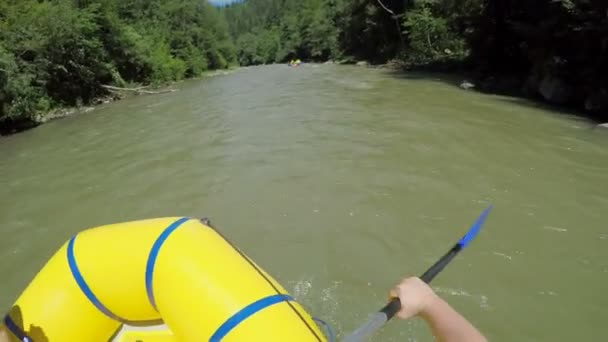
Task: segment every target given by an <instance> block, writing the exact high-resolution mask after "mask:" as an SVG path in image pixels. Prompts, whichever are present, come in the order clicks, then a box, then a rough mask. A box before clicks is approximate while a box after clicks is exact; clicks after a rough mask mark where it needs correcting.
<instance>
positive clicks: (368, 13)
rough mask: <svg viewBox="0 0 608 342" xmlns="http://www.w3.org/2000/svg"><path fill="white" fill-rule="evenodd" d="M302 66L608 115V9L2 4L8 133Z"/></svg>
mask: <svg viewBox="0 0 608 342" xmlns="http://www.w3.org/2000/svg"><path fill="white" fill-rule="evenodd" d="M296 57H297V58H300V59H302V60H304V61H316V62H322V61H327V60H333V61H340V62H344V63H351V62H355V61H361V60H364V61H369V62H370V63H375V64H378V63H385V62H388V61H393V62H397V64H398V65H401V66H402V67H404V68H412V67H421V66H425V67H427V68H429V67H430V68H432V69H434V70H444V71H445V70H457V71H459V72H462V71H466V72H470V73H472V74H473V75H475V77H476V80H477V81H476V85H477V87H478V88H480V89H481V90H487V91H492V92H514V93H518V94H524V95H528V96H532V97H538V98H540V99H544V100H546V101H548V102H551V103H555V104H559V105H567V106H573V107H576V108H580V109H584V110H586V111H587V112H589V113H592V114H593V115H595V116H596V117H597V118H600V119H608V117H606V115H608V113H607V112H608V1H605V0H535V1H530V0H459V1H456V0H298V1H296V0H245V1H243V2H241V3H236V4H233V5H230V6H226V7H222V8H215V7H213V6H211V5H210V4H209V3H208V2H207V1H206V0H53V1H51V0H0V134H2V133H7V132H14V131H18V130H21V129H24V128H27V127H31V126H34V125H36V124H38V123H40V122H41V121H43V120H44V113H46V112H48V111H49V110H51V109H53V108H58V107H64V106H79V105H84V104H89V103H91V102H92V101H94V100H95V99H98V98H100V97H102V96H106V95H107V92H108V90H107V88H106V87H104V85H111V86H118V87H125V86H129V85H140V84H155V83H156V84H160V83H163V82H169V81H175V80H180V79H183V78H189V77H196V76H198V75H201V73H203V72H204V71H205V70H212V69H221V68H226V67H228V66H230V65H237V64H240V65H255V64H266V63H275V62H280V63H283V62H286V61H288V60H290V59H291V58H296Z"/></svg>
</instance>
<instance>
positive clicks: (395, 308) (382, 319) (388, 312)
mask: <svg viewBox="0 0 608 342" xmlns="http://www.w3.org/2000/svg"><path fill="white" fill-rule="evenodd" d="M491 209H492V205H490V206H489V207H487V208H486V209H485V210H484V211H483V212H482V213H481V214H480V215H479V217H478V218H477V220H475V222H474V223H473V224H472V225H471V227H470V228H469V231H468V232H467V233H466V234H465V235H464V236H463V237H462V238H461V239H460V240H459V241H458V242H457V243H456V244H455V245H454V247H452V249H450V250H449V251H448V252H447V253H446V254H445V255H444V256H442V257H441V259H439V260H438V261H437V262H436V263H435V264H434V265H433V266H431V267H430V268H429V269H428V270H427V271H426V272H424V274H423V275H422V276H421V277H420V279H422V280H423V281H424V282H425V283H427V284H428V283H430V282H431V280H433V278H435V276H436V275H437V274H439V272H441V270H443V268H444V267H445V266H446V265H447V264H449V263H450V261H452V259H453V258H454V257H455V256H456V255H457V254H458V252H460V251H461V250H463V249H464V248H465V247H467V246H468V244H469V243H470V242H471V241H472V240H473V239H474V238H475V236H477V233H479V230H480V229H481V226H482V225H483V223H484V221H485V220H486V216H488V213H489V212H490V210H491ZM399 310H401V301H400V300H399V298H393V299H391V301H390V302H389V303H388V304H386V305H385V306H384V307H383V308H382V309H380V311H378V312H376V313H375V314H373V315H372V316H371V317H370V318H369V320H368V321H367V322H366V323H365V324H363V325H362V326H360V327H359V328H358V329H357V330H355V331H354V332H352V333H351V334H350V335H348V336H346V338H344V340H343V342H359V341H363V339H364V338H365V337H366V336H367V335H370V334H371V333H373V332H374V331H376V330H378V329H380V328H381V327H382V326H383V325H384V324H385V323H386V322H388V321H389V320H390V319H391V318H393V316H395V314H396V313H397V312H399Z"/></svg>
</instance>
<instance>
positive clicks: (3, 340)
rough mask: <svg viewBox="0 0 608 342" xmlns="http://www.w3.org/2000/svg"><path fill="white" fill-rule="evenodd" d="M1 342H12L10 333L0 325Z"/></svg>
mask: <svg viewBox="0 0 608 342" xmlns="http://www.w3.org/2000/svg"><path fill="white" fill-rule="evenodd" d="M0 342H10V339H9V337H8V332H7V331H6V329H5V328H4V325H2V324H0Z"/></svg>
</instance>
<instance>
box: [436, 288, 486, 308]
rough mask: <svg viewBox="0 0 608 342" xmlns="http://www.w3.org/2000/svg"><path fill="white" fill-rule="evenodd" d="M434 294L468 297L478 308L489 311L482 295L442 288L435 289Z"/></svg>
mask: <svg viewBox="0 0 608 342" xmlns="http://www.w3.org/2000/svg"><path fill="white" fill-rule="evenodd" d="M434 289H435V292H437V293H442V294H447V295H450V296H459V297H468V298H470V299H472V300H473V301H475V302H476V303H477V304H478V305H479V307H480V308H482V309H486V310H488V309H490V304H489V303H488V297H487V296H485V295H483V294H471V293H469V292H467V291H465V290H461V289H452V288H442V287H435V288H434Z"/></svg>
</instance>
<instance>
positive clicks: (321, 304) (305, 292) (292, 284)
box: [287, 277, 343, 334]
mask: <svg viewBox="0 0 608 342" xmlns="http://www.w3.org/2000/svg"><path fill="white" fill-rule="evenodd" d="M313 283H314V278H313V277H307V278H304V279H300V280H297V281H288V282H287V285H288V289H289V288H290V289H291V291H289V292H290V293H291V294H292V295H293V296H294V298H295V299H296V300H297V301H298V302H299V303H301V304H303V305H304V306H305V307H307V309H311V307H314V308H313V310H312V312H310V314H312V315H313V316H315V317H318V318H320V319H323V320H324V321H325V322H327V323H328V324H329V325H330V326H331V328H332V330H333V332H334V334H340V333H342V325H341V321H342V319H343V313H341V312H340V305H339V303H338V299H337V297H338V296H337V295H338V293H339V289H338V288H339V286H340V284H341V282H340V281H334V282H332V283H331V285H330V286H325V287H315V286H314V285H313Z"/></svg>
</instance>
